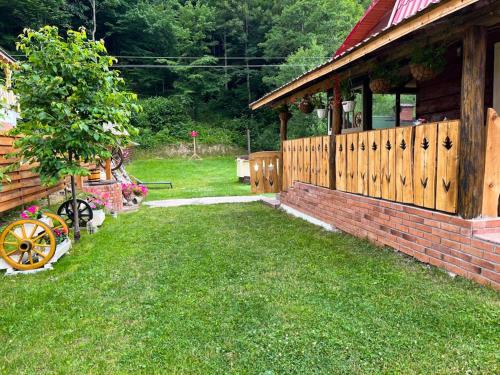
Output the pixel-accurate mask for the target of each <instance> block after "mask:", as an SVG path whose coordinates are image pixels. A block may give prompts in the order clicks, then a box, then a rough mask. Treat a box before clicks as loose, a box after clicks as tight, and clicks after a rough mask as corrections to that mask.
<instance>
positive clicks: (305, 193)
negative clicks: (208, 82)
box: [251, 1, 500, 288]
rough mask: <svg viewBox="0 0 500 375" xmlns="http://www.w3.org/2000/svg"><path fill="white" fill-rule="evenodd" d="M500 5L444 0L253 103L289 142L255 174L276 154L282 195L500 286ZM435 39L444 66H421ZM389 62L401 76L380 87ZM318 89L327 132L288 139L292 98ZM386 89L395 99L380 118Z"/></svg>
mask: <svg viewBox="0 0 500 375" xmlns="http://www.w3.org/2000/svg"><path fill="white" fill-rule="evenodd" d="M499 11H500V6H499V4H498V3H494V2H476V1H470V2H457V1H447V2H441V3H439V4H438V5H436V6H431V7H429V8H427V9H425V10H423V11H421V12H417V13H416V14H415V15H413V16H412V17H409V18H408V19H407V20H405V21H404V22H402V23H400V24H398V25H396V26H390V27H388V28H386V29H383V30H382V31H381V32H380V33H377V34H374V35H372V36H369V37H368V38H367V39H366V40H363V41H362V42H361V43H358V44H356V45H354V46H351V47H350V48H348V49H347V50H344V51H343V52H341V53H340V54H338V55H336V56H334V58H333V59H331V60H330V61H328V62H327V63H325V64H324V65H322V66H320V67H318V68H317V69H314V70H312V71H310V72H307V73H305V74H304V75H303V76H301V77H299V78H297V79H296V80H294V81H292V82H290V83H289V84H287V85H284V86H283V87H281V88H279V89H278V90H276V91H273V92H271V93H269V94H268V95H266V96H264V97H263V98H262V99H259V100H258V101H256V102H255V103H252V105H251V107H252V109H257V108H260V107H262V106H264V105H267V106H271V107H273V108H275V109H276V110H278V112H279V114H280V116H279V118H280V130H281V131H280V134H281V141H282V142H281V144H282V146H281V150H280V152H279V153H278V154H276V160H275V161H274V163H269V161H268V162H265V161H263V160H261V159H260V158H259V155H254V156H253V157H251V163H253V164H251V168H252V165H253V166H254V167H253V168H254V169H255V171H253V172H252V175H253V176H254V177H255V176H259V178H260V180H264V181H265V180H266V175H267V171H266V167H269V165H270V164H273V165H274V166H276V165H279V166H281V168H278V172H277V174H278V176H277V178H278V179H279V180H280V190H281V201H282V204H285V205H288V206H291V207H292V208H295V209H298V210H300V211H302V212H305V213H307V214H309V215H311V216H313V217H314V218H316V219H319V220H323V221H325V222H327V223H328V224H331V225H333V226H335V227H337V228H339V229H341V230H343V231H345V232H348V233H351V234H353V235H356V236H359V237H366V238H368V239H370V240H371V241H373V242H375V243H377V244H380V245H387V246H390V247H392V248H394V249H396V250H399V251H402V252H404V253H406V254H408V255H411V256H413V257H415V258H417V259H419V260H420V261H423V262H425V263H430V264H433V265H436V266H438V267H441V268H444V269H446V270H448V271H449V272H452V273H454V274H459V275H462V276H464V277H467V278H470V279H474V280H476V281H477V282H480V283H483V284H491V285H493V286H494V287H495V288H500V273H499V272H500V256H499V253H500V219H498V217H499V215H500V211H499V210H500V160H499V159H500V157H499V156H498V152H497V150H498V149H499V147H500V136H499V134H500V119H499V118H498V115H497V112H496V110H500V63H499V62H500V52H499V51H500V32H499V26H500V17H499V16H498V14H499ZM360 22H361V21H360ZM416 46H418V47H416ZM437 46H439V48H440V49H441V50H442V52H441V56H436V59H438V58H442V59H443V64H444V68H443V70H442V71H440V72H439V73H438V74H434V76H432V77H425V78H422V77H418V76H416V75H415V73H414V72H412V69H413V68H412V67H411V60H412V53H414V52H412V51H415V49H416V48H422V49H436V50H437ZM380 66H384V67H386V68H387V67H391V72H390V73H391V74H393V75H395V76H397V77H398V83H397V84H394V85H392V86H391V87H390V88H388V89H387V88H386V89H385V90H384V91H383V92H381V91H376V88H375V86H374V85H373V81H374V80H375V77H374V75H375V73H374V72H375V71H376V69H377V67H380ZM345 82H348V83H349V85H350V86H351V94H352V99H350V100H351V101H353V102H355V105H354V107H353V108H352V109H349V110H344V109H343V108H342V102H343V100H344V101H345V99H346V98H345V97H343V94H344V91H345V90H343V89H342V88H341V87H342V86H345ZM321 92H323V93H326V94H327V96H328V99H329V102H330V106H329V112H328V129H329V135H328V136H321V137H312V138H303V139H295V140H287V125H288V122H289V120H290V118H291V113H290V106H292V105H295V104H297V103H299V102H303V101H304V100H308V99H307V98H309V97H310V96H311V95H315V94H317V93H321ZM387 98H388V99H387ZM383 100H385V101H387V100H389V101H392V102H390V105H391V107H390V108H391V111H389V114H388V116H385V117H384V118H383V121H382V120H381V116H380V105H379V104H377V103H381V101H383ZM495 109H496V110H495ZM382 117H383V116H382ZM412 124H413V125H412ZM273 173H276V172H273ZM274 179H276V177H274ZM254 182H255V178H253V179H252V188H253V189H254V190H255V187H254ZM497 246H498V247H497Z"/></svg>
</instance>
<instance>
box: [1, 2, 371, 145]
mask: <svg viewBox="0 0 500 375" xmlns="http://www.w3.org/2000/svg"><path fill="white" fill-rule="evenodd" d="M95 3H96V14H95V16H96V17H95V18H96V24H95V26H96V34H95V36H96V39H103V40H104V42H105V45H106V47H107V49H108V51H109V52H110V54H112V55H115V56H117V57H118V60H119V63H118V66H121V67H120V68H119V69H120V70H121V71H122V73H123V76H124V77H125V78H126V82H127V84H128V85H129V88H130V89H131V90H133V91H135V92H137V93H138V94H139V96H140V97H141V98H148V97H152V96H162V97H167V98H169V99H172V100H171V101H169V102H168V103H171V104H179V105H180V107H179V108H178V109H175V111H176V112H179V111H181V112H183V113H187V116H188V117H189V120H191V121H193V122H194V126H196V127H198V128H203V129H205V128H207V129H209V128H214V127H217V128H220V127H225V126H226V125H227V126H229V127H230V129H229V130H230V131H231V132H232V131H237V132H238V134H237V137H239V138H240V139H239V140H238V143H240V144H244V143H245V133H246V128H247V127H248V128H250V130H251V133H252V141H253V148H254V149H262V148H270V147H276V145H277V144H278V142H277V139H278V120H277V116H276V114H275V113H273V112H271V111H269V110H262V111H257V112H255V113H251V112H250V110H249V109H248V104H249V103H250V102H252V101H254V100H256V99H257V98H259V97H260V96H261V95H263V94H264V93H266V92H267V91H269V90H270V89H272V88H274V87H276V86H277V85H281V84H283V83H285V82H286V81H288V80H290V79H292V78H293V77H295V76H296V75H298V74H301V73H302V72H303V71H305V70H307V69H309V68H311V67H313V66H315V65H317V64H319V63H321V62H323V61H324V60H325V58H327V57H328V56H330V55H331V54H332V53H333V52H334V51H335V49H336V48H337V47H338V46H339V45H340V43H341V42H342V40H343V39H344V38H345V36H346V35H347V33H348V32H349V31H350V30H351V28H352V26H353V24H354V23H355V22H356V21H357V20H358V19H359V17H360V16H361V14H362V12H363V9H364V8H365V7H366V6H367V4H368V3H369V0H246V1H240V0H199V1H195V0H140V1H136V0H95ZM45 24H52V25H56V26H59V27H60V29H64V28H68V27H71V28H73V29H76V28H78V27H80V26H85V27H86V28H87V29H88V30H92V29H93V26H94V25H93V12H92V7H91V0H86V1H79V0H46V1H41V0H17V1H7V0H0V45H1V46H2V47H3V48H5V49H7V50H9V51H13V50H14V41H15V38H16V36H17V35H18V34H19V33H21V32H22V29H23V28H24V27H31V28H38V27H40V26H43V25H45ZM137 65H139V66H140V67H137ZM151 65H153V66H154V67H151ZM262 65H264V66H262ZM278 66H279V67H278ZM172 96H175V98H172ZM149 103H151V104H158V102H155V101H151V102H149V101H146V104H149ZM154 108H157V109H158V110H159V112H157V113H155V114H154V115H153V114H152V112H153V109H151V110H147V108H146V112H145V113H148V114H152V119H149V120H147V119H146V120H145V122H147V123H150V124H151V123H153V122H155V121H154V120H153V118H158V117H159V116H160V114H161V113H163V112H164V111H171V110H172V109H162V108H159V107H158V106H155V107H154ZM185 110H186V111H185ZM312 117H313V116H308V117H304V116H299V115H296V116H294V118H293V120H292V123H291V125H290V128H291V132H292V134H293V133H294V132H295V130H294V129H295V128H296V129H297V131H298V132H303V133H311V134H312V133H314V132H316V131H317V129H318V126H317V125H318V124H317V121H316V120H314V119H312ZM234 119H239V120H238V121H239V122H240V125H241V126H240V125H238V126H237V127H236V128H237V129H234V128H231V126H233V125H234V124H233V123H232V120H234ZM186 121H187V120H186ZM186 121H185V120H183V123H186ZM198 123H202V124H203V125H198ZM161 124H162V125H161V126H160V125H159V123H158V122H155V124H153V125H152V126H151V127H148V129H149V130H148V131H147V132H149V135H151V134H155V133H158V132H160V131H163V133H167V134H169V136H170V135H172V134H174V133H176V132H177V131H178V129H180V128H179V127H178V124H173V125H172V126H174V127H177V130H175V129H173V130H170V129H168V130H164V129H165V127H167V128H168V127H169V126H171V124H170V123H168V122H165V121H162V122H161ZM324 127H325V126H323V127H320V128H324ZM188 128H189V126H188ZM207 131H208V130H207ZM209 132H211V133H213V131H212V130H209ZM221 134H226V133H224V132H222V133H221ZM146 135H148V134H145V136H146ZM202 135H203V132H201V133H200V136H202ZM160 138H161V137H160ZM142 140H144V138H143V139H142ZM176 140H181V138H176Z"/></svg>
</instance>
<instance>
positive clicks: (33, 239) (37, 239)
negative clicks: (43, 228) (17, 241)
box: [31, 232, 46, 242]
mask: <svg viewBox="0 0 500 375" xmlns="http://www.w3.org/2000/svg"><path fill="white" fill-rule="evenodd" d="M45 236H46V233H45V232H43V233H42V234H40V235H38V236H37V237H35V238H32V239H31V240H32V241H33V242H38V241H39V240H40V238H43V237H45Z"/></svg>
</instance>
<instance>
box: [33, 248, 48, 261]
mask: <svg viewBox="0 0 500 375" xmlns="http://www.w3.org/2000/svg"><path fill="white" fill-rule="evenodd" d="M33 251H34V252H35V253H37V254H38V255H40V256H41V257H42V258H44V259H45V258H47V255H45V254H44V253H42V252H41V251H39V250H37V249H35V248H33Z"/></svg>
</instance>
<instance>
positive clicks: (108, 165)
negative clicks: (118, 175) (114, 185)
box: [104, 159, 113, 181]
mask: <svg viewBox="0 0 500 375" xmlns="http://www.w3.org/2000/svg"><path fill="white" fill-rule="evenodd" d="M104 169H105V171H106V180H108V181H109V180H111V179H113V175H112V174H111V159H106V165H105V168H104Z"/></svg>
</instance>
